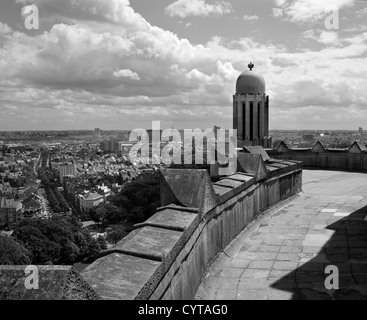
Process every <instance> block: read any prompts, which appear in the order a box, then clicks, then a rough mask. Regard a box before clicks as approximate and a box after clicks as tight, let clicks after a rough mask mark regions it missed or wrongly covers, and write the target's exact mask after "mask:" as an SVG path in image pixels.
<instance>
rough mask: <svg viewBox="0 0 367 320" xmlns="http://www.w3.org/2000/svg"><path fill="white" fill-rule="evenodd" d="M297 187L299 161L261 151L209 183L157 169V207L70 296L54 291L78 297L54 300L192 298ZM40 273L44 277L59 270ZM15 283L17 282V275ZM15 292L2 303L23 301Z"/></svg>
mask: <svg viewBox="0 0 367 320" xmlns="http://www.w3.org/2000/svg"><path fill="white" fill-rule="evenodd" d="M255 151H256V150H255ZM255 153H256V152H255ZM264 154H265V155H264ZM263 159H264V160H263ZM265 160H266V161H265ZM301 188H302V163H301V162H299V161H284V160H276V159H269V157H268V156H267V155H266V153H265V152H263V151H262V152H261V154H250V153H240V154H239V157H238V164H237V172H236V173H235V174H233V175H230V176H226V177H221V178H220V179H219V181H218V182H216V183H213V182H212V181H211V178H210V176H209V173H208V171H207V170H190V169H167V170H164V171H162V176H161V203H162V207H161V208H159V209H158V210H157V212H156V213H155V214H154V215H153V216H152V217H151V218H149V219H148V220H147V221H145V222H144V223H141V224H138V225H136V229H135V230H134V231H133V232H131V233H130V234H129V235H128V236H127V237H126V238H124V239H123V240H122V241H120V242H119V243H118V244H117V245H116V246H114V247H113V248H112V249H110V250H108V251H107V252H105V253H104V256H103V257H100V258H99V259H97V260H96V261H95V262H93V263H92V264H91V265H89V266H88V267H87V268H86V269H85V270H83V271H82V272H81V273H80V280H79V281H73V282H72V291H71V289H67V291H65V290H66V289H65V288H69V287H67V286H66V283H69V282H67V280H63V281H62V282H60V283H62V284H60V285H58V286H59V287H60V288H59V289H62V288H64V289H63V292H78V295H75V294H72V295H71V294H65V295H62V296H60V297H59V296H58V297H57V298H59V299H60V298H61V299H75V298H76V297H80V298H81V299H123V300H133V299H144V300H149V299H150V300H157V299H175V300H176V299H193V298H194V296H195V294H196V291H197V288H198V287H199V284H200V282H201V280H202V277H203V275H204V274H205V272H206V270H207V268H208V267H209V265H210V263H211V262H212V261H213V259H214V258H215V257H216V256H217V255H218V254H219V253H220V252H222V251H223V250H224V249H225V248H226V247H227V245H228V244H229V243H230V242H231V241H232V240H233V239H234V238H235V237H236V236H237V235H238V234H239V233H240V232H241V231H242V230H243V229H244V228H245V227H246V226H247V225H248V224H249V223H250V222H251V221H253V220H254V219H256V217H257V216H258V215H259V214H260V213H261V212H262V211H264V210H266V209H268V208H269V207H271V206H273V205H275V204H276V203H278V202H279V201H281V200H284V199H286V198H288V197H290V196H292V195H294V194H296V193H298V192H300V191H301ZM48 268H49V269H48V270H50V272H51V273H52V270H53V269H55V271H56V269H57V268H59V267H58V266H49V267H48ZM19 277H20V278H19V279H20V280H19V279H18V280H19V281H20V282H21V281H23V280H22V279H23V278H24V274H23V273H20V274H19ZM21 277H23V278H21ZM65 279H67V276H66V275H65ZM4 281H5V282H6V283H8V282H9V283H13V282H14V279H10V278H7V279H4ZM4 281H3V282H4ZM41 284H42V279H40V286H41ZM5 287H6V288H8V290H11V288H14V287H13V285H8V286H5ZM57 289H58V288H56V287H55V288H50V287H49V286H48V287H47V290H52V292H58V291H57ZM22 290H23V289H22ZM22 290H20V291H19V294H17V295H7V294H6V293H5V295H3V296H5V297H6V296H8V297H11V296H16V297H17V298H18V299H21V298H22V297H23V298H25V299H29V298H31V297H29V296H28V294H29V293H28V292H27V293H24V290H23V291H22ZM0 291H1V290H0ZM52 297H53V296H52V295H49V296H47V298H48V299H50V298H51V299H52ZM41 299H42V298H41Z"/></svg>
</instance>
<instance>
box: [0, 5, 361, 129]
mask: <svg viewBox="0 0 367 320" xmlns="http://www.w3.org/2000/svg"><path fill="white" fill-rule="evenodd" d="M36 9H37V10H36ZM36 11H38V16H39V23H38V27H39V28H38V29H30V30H28V29H27V26H28V27H29V22H32V23H33V24H32V25H33V26H36V24H34V22H35V20H31V19H30V18H31V15H33V16H32V17H34V16H35V14H36ZM332 17H333V19H331V18H332ZM337 18H338V19H337ZM250 62H253V63H254V65H255V67H254V71H256V72H258V73H260V74H262V75H263V76H264V78H265V81H266V87H267V94H268V95H269V96H270V129H299V130H301V129H325V130H333V129H335V130H336V129H347V130H357V129H358V127H364V128H365V129H367V1H363V0H360V1H356V0H323V1H319V0H233V1H226V0H153V1H152V0H151V1H148V0H1V2H0V131H8V130H78V129H80V130H82V129H83V130H84V129H86V130H92V129H94V128H97V127H98V128H101V129H103V130H131V129H136V128H145V129H149V128H151V126H152V121H160V122H161V127H162V128H167V127H171V126H174V127H175V128H178V129H185V128H187V129H190V128H201V129H205V128H213V126H214V125H218V126H220V127H222V128H231V127H232V117H233V112H232V101H233V94H234V91H235V85H236V79H237V77H238V76H239V75H240V74H241V72H243V71H244V70H246V69H247V65H248V64H249V63H250Z"/></svg>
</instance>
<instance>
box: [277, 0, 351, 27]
mask: <svg viewBox="0 0 367 320" xmlns="http://www.w3.org/2000/svg"><path fill="white" fill-rule="evenodd" d="M353 3H354V0H324V1H319V0H275V5H276V7H275V8H273V16H274V17H284V18H286V19H287V20H289V21H291V22H295V23H305V22H308V23H313V22H315V21H319V20H321V19H325V17H326V16H327V15H329V14H330V13H331V12H332V11H335V10H339V9H341V8H343V7H346V6H351V5H353Z"/></svg>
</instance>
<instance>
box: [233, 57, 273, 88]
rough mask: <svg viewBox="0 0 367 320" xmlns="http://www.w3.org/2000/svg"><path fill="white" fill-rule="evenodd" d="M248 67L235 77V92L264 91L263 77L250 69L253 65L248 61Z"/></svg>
mask: <svg viewBox="0 0 367 320" xmlns="http://www.w3.org/2000/svg"><path fill="white" fill-rule="evenodd" d="M248 67H249V68H250V70H247V71H245V72H242V73H241V74H240V76H239V77H238V79H237V83H236V93H237V94H258V93H261V94H262V93H265V91H266V86H265V80H264V77H263V76H262V75H260V74H258V73H256V72H254V71H252V68H253V67H254V65H253V64H252V63H250V64H249V65H248Z"/></svg>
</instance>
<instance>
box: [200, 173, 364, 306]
mask: <svg viewBox="0 0 367 320" xmlns="http://www.w3.org/2000/svg"><path fill="white" fill-rule="evenodd" d="M366 213H367V174H362V173H350V172H337V171H321V170H304V171H303V192H302V193H301V194H300V195H298V196H295V197H293V198H292V199H291V200H290V201H288V202H286V203H285V204H284V205H283V207H278V208H273V209H270V210H269V211H266V212H265V213H264V214H263V215H262V216H261V217H260V218H259V219H258V220H257V221H255V222H253V223H252V224H251V225H250V226H249V227H248V228H246V229H245V230H244V231H243V232H242V233H241V234H240V235H239V236H238V237H237V238H236V239H235V240H234V241H232V243H231V244H230V245H229V246H228V247H227V248H226V250H225V252H223V253H222V254H220V255H219V256H218V257H217V258H216V260H215V261H214V262H213V263H212V265H211V267H210V268H209V270H208V272H207V274H206V275H205V277H204V278H203V280H202V283H201V285H200V287H199V289H198V291H197V294H196V297H195V299H228V300H267V299H270V300H273V299H275V300H279V299H281V300H291V299H315V300H316V299H317V300H320V299H336V300H343V299H367V221H364V220H365V219H366ZM329 265H334V266H336V267H337V268H338V271H339V277H338V279H339V289H338V290H334V289H331V290H328V289H326V287H325V278H326V277H328V276H329V273H325V268H326V267H327V266H329Z"/></svg>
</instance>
